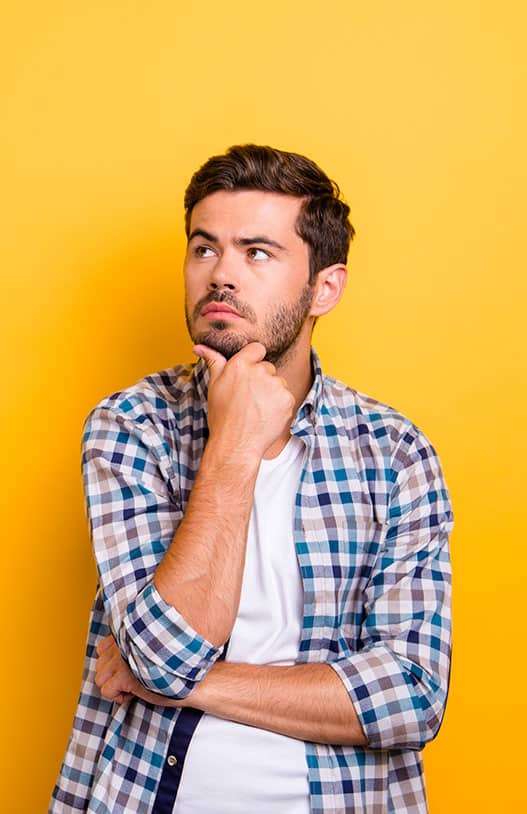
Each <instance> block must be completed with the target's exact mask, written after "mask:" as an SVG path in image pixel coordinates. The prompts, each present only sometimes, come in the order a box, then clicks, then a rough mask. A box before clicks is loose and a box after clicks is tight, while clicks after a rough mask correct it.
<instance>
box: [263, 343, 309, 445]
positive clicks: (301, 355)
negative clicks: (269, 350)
mask: <svg viewBox="0 0 527 814" xmlns="http://www.w3.org/2000/svg"><path fill="white" fill-rule="evenodd" d="M276 369H277V371H278V375H279V376H282V377H283V378H284V379H285V381H286V383H287V387H288V388H289V390H290V391H291V393H292V394H293V396H294V397H295V408H294V413H295V414H296V412H297V410H298V408H299V407H300V405H301V404H302V402H303V401H304V399H305V397H306V396H307V394H308V393H309V391H310V389H311V385H312V384H313V371H312V370H311V345H310V344H304V343H303V344H302V346H299V345H297V346H296V347H294V348H291V349H290V351H289V352H288V353H287V356H286V357H283V358H282V359H281V360H280V361H279V362H277V364H276ZM290 437H291V434H290V432H289V429H286V430H284V432H283V433H282V435H281V436H280V437H279V438H277V439H276V441H275V442H274V443H273V444H272V445H271V446H270V447H269V449H267V450H266V452H265V455H264V458H266V459H269V458H276V456H277V455H279V454H280V452H281V451H282V450H283V448H284V447H285V445H286V444H287V442H288V441H289V438H290Z"/></svg>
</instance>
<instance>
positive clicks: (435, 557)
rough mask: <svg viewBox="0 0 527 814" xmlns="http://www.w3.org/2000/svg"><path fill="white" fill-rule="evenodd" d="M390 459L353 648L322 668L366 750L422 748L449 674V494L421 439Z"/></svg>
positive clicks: (435, 726) (435, 724)
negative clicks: (336, 679) (378, 536)
mask: <svg viewBox="0 0 527 814" xmlns="http://www.w3.org/2000/svg"><path fill="white" fill-rule="evenodd" d="M398 457H399V460H400V461H401V465H400V467H399V471H398V473H397V476H396V478H395V483H394V487H393V490H392V492H391V495H390V500H389V506H388V517H387V527H386V534H385V537H384V542H383V545H382V547H381V550H380V552H379V555H378V559H377V562H376V566H375V568H374V570H373V573H372V576H371V579H370V580H369V582H368V584H367V587H366V591H365V595H364V602H365V618H364V622H363V626H362V635H361V646H360V649H359V650H358V651H357V652H355V653H352V654H351V655H350V656H349V657H347V658H343V659H339V660H337V661H335V662H332V664H331V666H332V667H333V668H334V670H335V671H336V672H337V673H338V675H339V676H340V678H341V679H342V681H343V682H344V684H345V686H346V688H347V690H348V692H349V695H350V698H351V701H352V702H353V705H354V708H355V711H356V713H357V715H358V718H359V720H360V722H361V725H362V728H363V730H364V733H365V735H366V738H367V740H368V746H369V747H370V748H373V749H398V748H410V749H421V748H422V747H423V746H424V744H425V743H427V742H428V741H429V740H431V739H432V738H433V737H435V735H436V734H437V732H438V730H439V727H440V725H441V721H442V718H443V714H444V709H445V704H446V699H447V693H448V684H449V676H450V656H451V569H450V557H449V543H448V541H449V535H450V532H451V530H452V512H451V507H450V500H449V495H448V492H447V488H446V485H445V482H444V479H443V475H442V472H441V468H440V464H439V461H438V459H437V456H436V454H435V451H434V449H433V448H432V447H431V445H430V444H429V442H428V441H427V440H426V438H424V436H422V435H421V434H420V435H418V437H417V438H416V439H415V440H414V441H413V443H412V444H411V445H410V446H409V447H408V449H407V450H406V451H405V452H404V454H403V452H402V450H399V452H398Z"/></svg>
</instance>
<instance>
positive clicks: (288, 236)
mask: <svg viewBox="0 0 527 814" xmlns="http://www.w3.org/2000/svg"><path fill="white" fill-rule="evenodd" d="M300 205H301V200H300V199H298V198H293V197H291V196H285V195H276V194H274V193H267V192H259V191H254V190H244V191H237V192H216V193H214V194H212V195H209V196H208V197H207V198H205V199H204V200H203V201H200V202H199V203H198V204H197V205H196V207H195V208H194V210H193V212H192V218H191V224H190V239H189V244H188V249H187V254H186V258H185V288H186V318H187V324H188V327H189V332H190V334H191V336H192V337H193V339H194V340H195V341H196V342H197V343H198V344H197V345H196V346H195V348H194V352H195V353H196V354H197V355H198V356H201V357H202V358H204V359H205V360H206V362H207V365H208V366H209V369H210V384H209V393H208V421H209V440H208V442H207V446H206V449H205V452H204V455H203V459H202V462H201V465H200V469H199V473H198V476H197V478H196V481H195V484H194V487H193V490H192V494H191V497H190V500H189V503H188V506H187V510H186V513H185V517H184V518H183V520H182V522H181V524H180V525H179V527H178V529H177V531H176V534H175V536H174V540H173V541H172V543H171V545H170V547H169V548H168V550H167V553H166V554H165V556H164V558H163V560H162V561H161V563H160V564H159V566H158V568H157V570H156V572H155V575H154V584H155V586H156V588H157V589H158V591H159V592H160V594H161V596H162V597H163V598H164V599H165V601H166V602H168V603H169V604H171V605H173V606H174V607H175V608H177V610H178V611H179V612H180V613H181V614H182V615H183V616H184V617H185V619H186V620H187V622H188V623H189V624H190V625H191V626H192V627H193V628H194V629H195V630H196V631H197V632H198V633H200V634H201V635H202V636H203V637H204V638H206V639H208V640H209V641H210V642H212V643H213V644H214V645H216V646H220V645H222V644H224V643H225V642H226V641H227V639H228V638H229V636H230V634H231V631H232V629H233V626H234V622H235V620H236V614H237V611H238V605H239V601H240V592H241V583H242V577H243V568H244V563H245V545H246V540H247V530H248V524H249V518H250V514H251V509H252V501H253V493H254V486H255V482H256V476H257V473H258V469H259V465H260V461H261V459H262V458H273V457H275V456H276V455H277V454H278V453H279V452H280V451H281V449H282V448H283V447H284V446H285V444H286V443H287V441H288V439H289V428H290V425H291V420H292V418H293V416H294V414H295V413H296V410H297V409H298V407H299V406H300V404H301V403H302V401H303V399H304V397H305V395H306V394H307V392H308V390H309V388H310V386H311V384H312V374H311V367H310V340H311V333H312V328H313V324H314V321H315V319H316V318H317V317H319V316H321V315H323V314H325V313H327V312H328V311H330V310H331V309H332V308H333V307H334V306H335V305H336V304H337V303H338V301H339V300H340V298H341V296H342V293H343V290H344V285H345V280H346V269H345V267H344V266H342V265H341V264H335V265H334V266H330V267H328V268H327V269H322V270H321V271H320V272H319V273H318V274H317V277H316V279H315V282H314V284H313V285H312V286H310V285H309V283H308V280H309V251H308V246H307V245H306V244H305V243H304V242H303V241H302V239H301V238H300V237H299V236H298V234H297V233H296V230H295V221H296V218H297V215H298V212H299V209H300ZM229 309H230V310H229ZM233 310H234V312H235V313H234V312H233ZM269 359H272V362H271V361H269ZM98 654H99V660H98V664H97V678H96V681H97V684H98V686H99V687H100V689H101V692H102V694H103V696H104V697H106V698H109V699H111V700H114V701H116V702H122V701H125V700H127V699H128V698H129V697H130V696H131V695H137V696H139V697H141V698H143V699H144V700H147V701H150V702H151V703H157V704H164V705H168V706H185V705H188V706H193V707H195V708H198V709H202V710H204V711H205V712H209V713H212V714H214V715H216V716H218V717H224V718H226V719H229V720H233V721H239V722H241V723H247V724H250V725H253V726H259V727H261V728H264V729H270V730H272V731H275V732H279V733H282V734H286V735H290V736H291V737H296V738H301V739H304V740H311V741H319V742H325V743H333V744H344V743H352V744H359V745H364V744H365V738H364V734H363V732H362V729H361V726H360V723H359V721H358V719H357V716H356V713H355V711H354V708H353V705H352V703H351V701H350V699H349V696H348V694H347V691H346V690H345V688H344V685H343V684H342V682H341V680H340V678H339V677H338V676H337V674H336V673H335V672H334V670H333V669H332V668H331V667H329V666H328V665H325V664H303V665H294V666H292V667H276V666H271V665H250V664H237V663H230V662H228V663H225V662H221V663H217V664H215V665H214V666H213V667H212V668H211V670H210V671H209V672H208V674H207V676H206V677H205V679H204V680H203V681H201V682H200V683H199V684H197V686H196V687H195V689H194V690H193V691H192V693H191V694H190V696H189V697H188V699H185V701H174V700H173V699H168V698H166V697H164V696H157V695H155V694H154V693H150V692H149V691H147V690H146V689H145V688H144V687H142V685H141V684H140V683H139V682H138V681H137V680H136V679H135V677H134V676H133V675H132V673H131V672H130V670H129V668H128V665H127V664H126V663H125V662H124V661H123V660H122V658H121V656H120V653H119V651H118V649H117V647H116V645H115V643H114V641H113V639H111V637H109V638H108V639H106V640H104V641H103V642H102V643H101V645H99V647H98Z"/></svg>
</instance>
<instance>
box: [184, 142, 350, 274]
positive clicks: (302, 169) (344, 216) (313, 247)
mask: <svg viewBox="0 0 527 814" xmlns="http://www.w3.org/2000/svg"><path fill="white" fill-rule="evenodd" d="M238 189H257V190H262V191H263V192H278V193H282V194H283V195H293V196H295V197H297V198H303V199H304V201H303V204H302V207H301V209H300V213H299V215H298V218H297V222H296V231H297V233H298V235H299V236H300V237H301V238H302V240H304V241H305V242H306V243H307V244H308V246H309V279H310V282H311V283H312V282H313V280H314V277H315V275H316V274H317V272H319V271H320V270H321V269H323V268H326V267H327V266H331V265H333V264H334V263H346V260H347V258H348V249H349V244H350V241H351V240H352V239H353V236H354V234H355V230H354V228H353V226H352V225H351V223H350V221H349V218H348V216H349V212H350V209H349V206H348V205H347V204H346V203H345V202H344V201H343V200H342V199H341V197H340V190H339V187H338V185H337V184H336V183H335V181H331V180H330V179H329V178H328V176H327V175H326V174H325V173H324V172H322V170H321V169H320V167H318V166H317V165H316V164H315V163H314V161H311V160H310V159H309V158H306V157H305V156H303V155H299V154H298V153H287V152H284V151H283V150H276V149H274V148H272V147H264V146H260V145H257V144H242V145H237V146H234V147H230V148H229V149H228V150H227V152H226V153H225V155H216V156H213V157H212V158H209V159H208V161H206V162H205V164H203V166H202V167H200V169H199V170H197V172H195V173H194V175H193V176H192V178H191V180H190V184H189V185H188V187H187V190H186V192H185V229H186V233H187V237H188V235H189V232H190V216H191V214H192V210H193V208H194V207H195V206H196V204H197V203H199V201H201V200H203V198H206V197H207V195H211V194H212V193H213V192H219V191H220V190H225V191H229V190H231V191H234V190H238Z"/></svg>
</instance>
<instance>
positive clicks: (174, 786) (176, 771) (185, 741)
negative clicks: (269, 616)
mask: <svg viewBox="0 0 527 814" xmlns="http://www.w3.org/2000/svg"><path fill="white" fill-rule="evenodd" d="M230 641H231V640H230V639H228V640H227V641H226V642H225V644H224V646H223V650H222V651H221V653H220V655H219V656H218V661H224V659H225V656H226V655H227V650H228V648H229V644H230ZM202 715H203V712H202V711H201V710H200V709H194V708H193V707H183V709H181V710H180V712H179V715H178V717H177V721H176V723H175V725H174V730H173V732H172V737H171V738H170V743H169V746H168V752H167V753H166V755H165V765H164V767H163V772H162V774H161V780H160V781H159V786H158V788H157V795H156V799H155V803H154V807H153V809H152V814H172V810H173V808H174V803H175V802H176V797H177V793H178V790H179V784H180V782H181V774H182V772H183V766H184V765H185V758H186V756H187V752H188V748H189V746H190V741H191V740H192V736H193V734H194V732H195V731H196V727H197V725H198V724H199V721H200V718H201V716H202ZM173 758H175V759H176V762H175V763H174V760H173ZM171 763H173V765H170V764H171Z"/></svg>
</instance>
